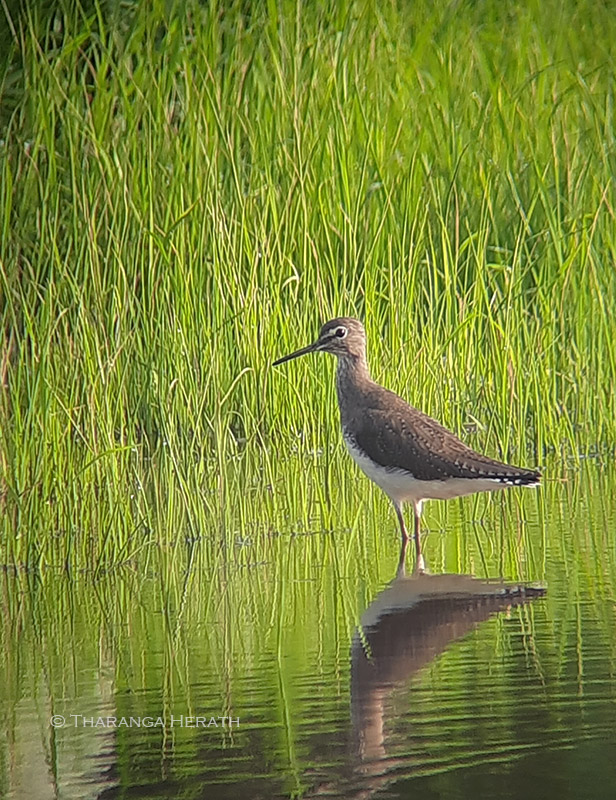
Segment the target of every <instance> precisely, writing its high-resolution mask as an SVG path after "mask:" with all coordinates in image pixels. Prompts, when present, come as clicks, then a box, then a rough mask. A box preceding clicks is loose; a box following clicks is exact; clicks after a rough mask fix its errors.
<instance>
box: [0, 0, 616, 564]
mask: <svg viewBox="0 0 616 800" xmlns="http://www.w3.org/2000/svg"><path fill="white" fill-rule="evenodd" d="M7 8H8V7H7ZM10 23H11V24H10V26H9V28H10V31H11V35H10V37H9V39H10V46H9V47H7V49H6V56H5V61H4V67H3V73H2V75H1V78H0V91H1V92H2V95H1V96H0V107H1V108H2V118H1V121H2V134H1V136H0V138H1V139H2V144H1V146H0V209H1V211H0V231H1V235H2V239H1V250H0V259H1V269H0V281H1V283H0V287H1V288H0V296H1V308H0V313H1V315H2V336H3V345H2V360H1V364H0V367H1V378H2V389H1V395H0V430H1V431H2V433H1V440H0V467H1V470H2V478H1V481H2V484H1V487H0V488H1V492H2V498H1V503H2V506H3V509H2V510H3V513H2V533H1V539H0V542H1V545H0V549H1V552H2V556H1V558H0V560H1V561H2V563H5V564H15V565H28V566H30V567H32V566H34V567H36V566H48V565H53V566H62V567H65V568H66V569H68V570H75V569H87V570H95V571H100V570H103V569H107V568H109V567H110V566H113V565H119V564H125V563H132V562H134V561H135V560H140V561H143V562H144V563H145V564H146V565H147V564H148V563H149V562H148V559H150V558H152V557H154V556H153V554H154V553H155V554H156V559H157V561H158V560H159V559H162V563H163V564H164V565H165V566H166V567H169V569H170V570H171V571H172V570H173V567H174V565H176V564H177V563H184V564H185V563H186V562H187V560H190V558H191V557H192V556H191V553H193V550H192V548H193V547H194V546H195V543H199V555H198V557H199V558H201V557H206V559H208V560H209V559H216V558H222V556H220V552H221V550H220V548H227V550H228V548H229V547H231V546H232V545H234V544H235V543H236V542H237V540H238V539H239V540H244V539H246V538H250V537H252V538H256V539H258V540H259V542H260V543H261V544H260V546H261V547H264V542H266V541H270V539H269V538H268V537H272V536H275V535H289V534H291V533H297V532H298V530H299V529H300V528H301V529H303V530H314V529H315V527H316V528H317V529H331V528H334V527H338V526H340V525H342V526H344V525H351V526H352V525H353V519H354V518H355V519H356V514H357V512H356V508H357V505H356V504H357V500H356V497H357V496H356V495H354V494H353V486H352V484H351V483H349V482H348V480H347V479H346V478H345V477H344V474H345V470H346V468H347V467H348V465H346V466H345V468H344V469H342V468H339V466H338V462H339V461H340V460H341V455H342V451H341V448H340V444H339V435H338V433H337V419H336V414H337V412H336V408H335V399H334V389H333V381H332V374H331V373H332V365H331V364H329V363H327V364H326V363H325V362H326V359H322V360H321V361H319V362H317V361H316V359H315V360H313V361H310V360H309V359H306V360H305V361H302V362H297V363H294V364H293V365H288V366H287V367H286V368H285V369H284V370H282V369H280V370H272V369H271V368H270V364H271V360H272V359H273V358H274V357H276V356H279V355H281V354H282V353H285V352H287V351H289V350H291V349H295V348H296V347H298V346H300V345H302V344H304V343H306V342H308V341H311V340H313V339H314V337H315V336H316V334H317V332H318V328H319V325H320V324H321V323H322V322H323V321H324V320H325V319H326V318H328V317H331V316H333V315H337V314H342V313H344V314H354V315H358V316H360V317H362V318H363V319H364V321H365V323H366V327H367V330H368V336H369V341H370V359H371V363H372V367H373V373H374V376H375V378H377V379H378V380H381V381H383V382H384V383H386V384H387V385H388V386H390V387H391V388H393V389H395V390H398V391H400V392H401V393H403V394H404V395H405V396H406V397H407V398H408V399H409V400H411V402H413V403H414V404H415V405H417V406H419V407H420V408H422V409H424V410H426V411H428V412H429V413H431V414H433V415H434V416H436V417H438V418H440V419H441V420H443V422H445V423H446V424H448V425H449V426H451V427H453V428H454V429H456V430H458V431H460V432H465V431H466V436H467V438H468V440H469V441H470V443H471V444H473V445H476V446H477V447H482V448H485V449H486V451H488V452H490V453H492V454H494V455H499V456H502V457H504V458H508V459H511V460H512V461H514V462H515V461H518V462H527V463H533V464H534V463H537V464H540V465H544V464H545V463H546V462H547V461H548V460H550V459H553V461H551V462H550V463H552V464H553V465H554V466H553V467H552V469H553V472H556V473H557V474H558V475H559V476H560V475H561V474H562V470H563V468H562V467H561V466H559V465H560V464H561V463H563V462H562V461H561V459H563V458H564V459H567V458H572V459H573V460H574V461H575V460H576V459H577V458H578V456H579V454H580V453H582V454H584V453H588V452H598V453H600V454H601V453H606V452H611V451H612V450H613V441H614V437H615V435H616V406H615V400H614V392H613V386H614V379H615V377H616V374H615V373H616V345H615V337H614V335H613V331H614V327H613V320H612V304H613V299H614V297H616V271H615V270H614V254H615V241H616V240H615V236H614V231H615V230H616V226H615V224H614V223H615V220H614V207H613V197H614V191H613V190H614V185H613V181H614V178H613V176H614V171H615V166H616V155H615V149H614V113H613V94H614V62H613V46H612V42H613V41H614V38H615V34H616V23H615V22H614V20H613V15H612V14H611V13H610V11H609V9H607V8H603V7H600V6H599V7H598V6H596V4H594V3H593V4H587V3H577V4H575V5H573V4H571V5H570V6H569V5H567V6H562V5H561V4H558V3H552V2H548V3H530V4H526V5H525V6H524V8H520V7H518V5H517V4H509V3H496V2H483V3H479V4H476V3H466V2H461V3H452V4H442V5H441V4H438V5H437V7H434V4H432V3H414V4H413V6H412V8H410V7H407V6H406V5H400V6H399V5H397V4H395V3H370V2H365V3H364V2H347V3H345V2H342V3H337V4H334V6H333V7H332V8H326V7H321V6H317V5H314V4H306V5H302V4H291V3H286V2H283V3H279V4H274V3H260V2H257V3H253V4H250V6H249V7H247V6H246V5H245V4H243V3H240V2H236V3H231V4H216V3H209V4H198V3H190V2H189V3H178V4H174V3H170V4H169V3H163V2H155V3H151V4H147V6H146V5H144V4H138V3H136V4H124V5H117V6H116V5H113V4H99V3H86V4H83V5H77V4H72V3H60V4H59V5H57V6H55V7H54V9H53V10H48V11H45V10H43V9H42V8H41V7H40V6H39V5H38V4H36V3H32V4H26V5H25V8H24V9H23V10H22V11H21V12H20V13H17V12H15V13H14V14H13V15H12V16H11V18H10ZM345 481H346V482H345ZM336 493H337V497H338V500H337V501H336V502H332V500H331V498H332V495H333V494H336ZM375 502H376V503H377V505H378V502H380V501H375ZM349 504H350V506H351V507H350V508H349ZM315 516H316V517H317V519H315ZM240 552H241V549H240ZM203 554H205V556H204V555H203ZM217 554H218V555H217ZM223 560H224V559H223Z"/></svg>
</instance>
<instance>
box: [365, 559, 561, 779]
mask: <svg viewBox="0 0 616 800" xmlns="http://www.w3.org/2000/svg"><path fill="white" fill-rule="evenodd" d="M405 557H406V545H404V546H403V548H402V551H401V553H400V559H399V562H398V568H397V572H396V577H395V578H394V580H393V581H392V582H391V583H390V584H389V586H387V587H386V588H385V589H384V590H383V591H382V592H381V593H380V594H378V595H377V596H376V597H375V599H374V600H373V601H372V603H371V604H370V605H369V606H368V608H367V609H366V610H365V611H364V613H363V615H362V617H361V621H360V625H359V628H358V630H357V631H356V632H355V635H354V637H353V641H352V644H351V716H352V721H353V733H354V739H355V745H356V754H357V756H358V757H359V760H360V763H362V764H368V763H370V762H375V761H376V762H378V761H379V760H380V759H383V758H384V757H385V755H386V737H385V730H384V729H385V722H386V699H387V697H388V695H390V694H391V692H392V690H393V689H394V687H396V686H398V685H401V684H402V685H403V684H405V683H407V682H408V680H409V679H410V677H411V676H412V675H413V674H415V673H416V672H417V671H418V670H420V669H421V668H422V667H424V666H426V665H427V664H429V663H430V662H431V661H432V660H433V659H434V658H436V656H438V655H439V654H440V653H442V652H443V651H444V650H445V649H446V648H447V646H448V645H449V644H450V643H451V642H454V641H455V640H456V639H459V638H461V637H462V636H464V635H465V634H466V633H468V632H469V631H470V630H472V629H473V628H475V627H476V626H477V625H478V624H479V623H480V622H482V621H484V620H486V619H488V618H489V617H491V616H492V615H493V614H495V613H497V612H499V611H504V610H506V609H508V608H510V607H511V606H514V605H519V604H521V603H524V602H527V601H528V600H530V599H532V598H535V597H539V596H542V595H543V594H545V589H543V588H539V587H533V586H524V585H522V584H508V583H504V582H503V581H501V580H498V581H486V580H480V579H478V578H474V577H472V576H471V575H456V574H445V575H430V574H428V573H426V572H423V571H415V572H414V573H413V574H411V575H407V574H406V571H405ZM390 766H391V764H390Z"/></svg>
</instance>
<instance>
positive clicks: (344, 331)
mask: <svg viewBox="0 0 616 800" xmlns="http://www.w3.org/2000/svg"><path fill="white" fill-rule="evenodd" d="M346 335H347V329H346V328H336V330H335V332H334V336H337V337H338V338H339V339H344V337H345V336H346Z"/></svg>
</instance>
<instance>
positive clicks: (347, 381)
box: [336, 353, 372, 411]
mask: <svg viewBox="0 0 616 800" xmlns="http://www.w3.org/2000/svg"><path fill="white" fill-rule="evenodd" d="M371 383H372V378H371V377H370V371H369V369H368V362H367V361H366V354H365V353H362V354H361V355H348V356H339V357H338V367H337V370H336V389H337V392H338V402H339V404H340V409H341V411H343V410H344V408H345V407H346V406H347V405H348V404H354V402H355V396H356V394H357V393H358V392H361V391H362V389H363V388H364V387H365V386H367V385H369V384H371Z"/></svg>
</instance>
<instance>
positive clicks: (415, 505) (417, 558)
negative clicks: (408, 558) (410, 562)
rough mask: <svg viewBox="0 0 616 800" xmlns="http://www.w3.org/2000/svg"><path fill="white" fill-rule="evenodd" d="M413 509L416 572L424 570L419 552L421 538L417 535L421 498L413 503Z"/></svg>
mask: <svg viewBox="0 0 616 800" xmlns="http://www.w3.org/2000/svg"><path fill="white" fill-rule="evenodd" d="M413 511H414V512H415V537H414V538H415V569H416V571H417V572H425V569H426V564H425V561H424V557H423V554H422V552H421V539H420V535H419V529H420V522H421V500H418V501H417V502H416V503H413Z"/></svg>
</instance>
